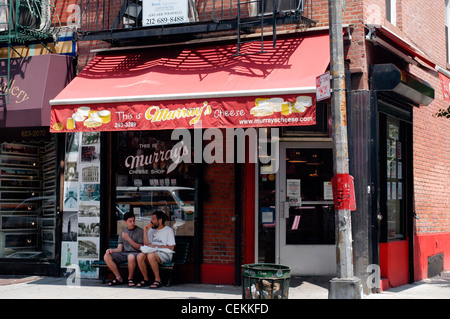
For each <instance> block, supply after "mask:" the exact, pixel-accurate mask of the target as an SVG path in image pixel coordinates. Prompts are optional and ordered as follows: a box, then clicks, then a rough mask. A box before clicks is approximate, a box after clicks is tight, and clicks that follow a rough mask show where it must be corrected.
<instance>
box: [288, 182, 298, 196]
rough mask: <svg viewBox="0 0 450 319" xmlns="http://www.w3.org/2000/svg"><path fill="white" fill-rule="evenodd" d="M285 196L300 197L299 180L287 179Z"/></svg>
mask: <svg viewBox="0 0 450 319" xmlns="http://www.w3.org/2000/svg"><path fill="white" fill-rule="evenodd" d="M286 196H287V197H300V180H299V179H287V180H286Z"/></svg>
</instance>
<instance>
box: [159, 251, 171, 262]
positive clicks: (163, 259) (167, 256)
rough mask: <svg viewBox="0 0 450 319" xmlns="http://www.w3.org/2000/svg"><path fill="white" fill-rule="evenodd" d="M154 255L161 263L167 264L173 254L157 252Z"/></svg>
mask: <svg viewBox="0 0 450 319" xmlns="http://www.w3.org/2000/svg"><path fill="white" fill-rule="evenodd" d="M156 253H157V254H158V256H159V258H160V259H161V263H167V262H169V261H171V260H172V255H173V254H169V253H166V252H164V251H157V252H156Z"/></svg>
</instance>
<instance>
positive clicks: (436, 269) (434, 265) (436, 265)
mask: <svg viewBox="0 0 450 319" xmlns="http://www.w3.org/2000/svg"><path fill="white" fill-rule="evenodd" d="M442 271H444V253H441V254H438V255H434V256H430V257H428V278H432V277H436V276H439V275H440V273H441V272H442Z"/></svg>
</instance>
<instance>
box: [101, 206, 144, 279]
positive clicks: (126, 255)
mask: <svg viewBox="0 0 450 319" xmlns="http://www.w3.org/2000/svg"><path fill="white" fill-rule="evenodd" d="M124 222H125V225H126V226H127V227H126V229H125V230H124V231H123V232H122V233H121V234H120V235H119V240H118V245H117V248H114V249H107V250H106V253H105V256H104V257H103V260H104V261H105V263H106V265H108V267H109V269H111V271H112V272H113V274H114V276H115V278H114V280H112V281H110V282H109V283H108V286H116V285H121V284H123V279H122V276H121V275H120V272H119V269H118V268H117V264H119V263H123V262H128V286H130V287H132V286H134V285H135V284H134V281H133V274H134V270H135V269H136V256H137V255H138V254H139V248H140V247H141V245H142V243H143V242H142V239H143V236H144V231H143V230H142V228H140V227H138V226H136V224H135V216H134V214H133V213H131V212H129V213H126V214H125V215H124Z"/></svg>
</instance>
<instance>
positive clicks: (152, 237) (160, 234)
mask: <svg viewBox="0 0 450 319" xmlns="http://www.w3.org/2000/svg"><path fill="white" fill-rule="evenodd" d="M165 221H166V215H165V214H164V213H163V212H161V211H155V212H153V214H152V219H151V220H150V224H149V225H147V226H145V228H144V238H143V239H144V246H142V247H141V251H142V252H141V253H140V254H139V255H138V256H137V262H138V266H139V269H140V270H141V273H142V276H143V277H144V280H143V281H141V282H140V283H138V284H137V285H136V286H137V287H145V286H147V285H149V277H148V271H147V264H146V263H147V262H148V263H149V264H150V267H151V268H152V271H153V274H154V276H155V281H154V282H153V284H151V285H150V288H160V287H162V284H161V277H160V275H159V264H161V263H164V262H169V261H171V260H172V255H173V251H174V249H175V234H174V232H173V229H172V228H171V227H167V226H165V225H164V222H165Z"/></svg>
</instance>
